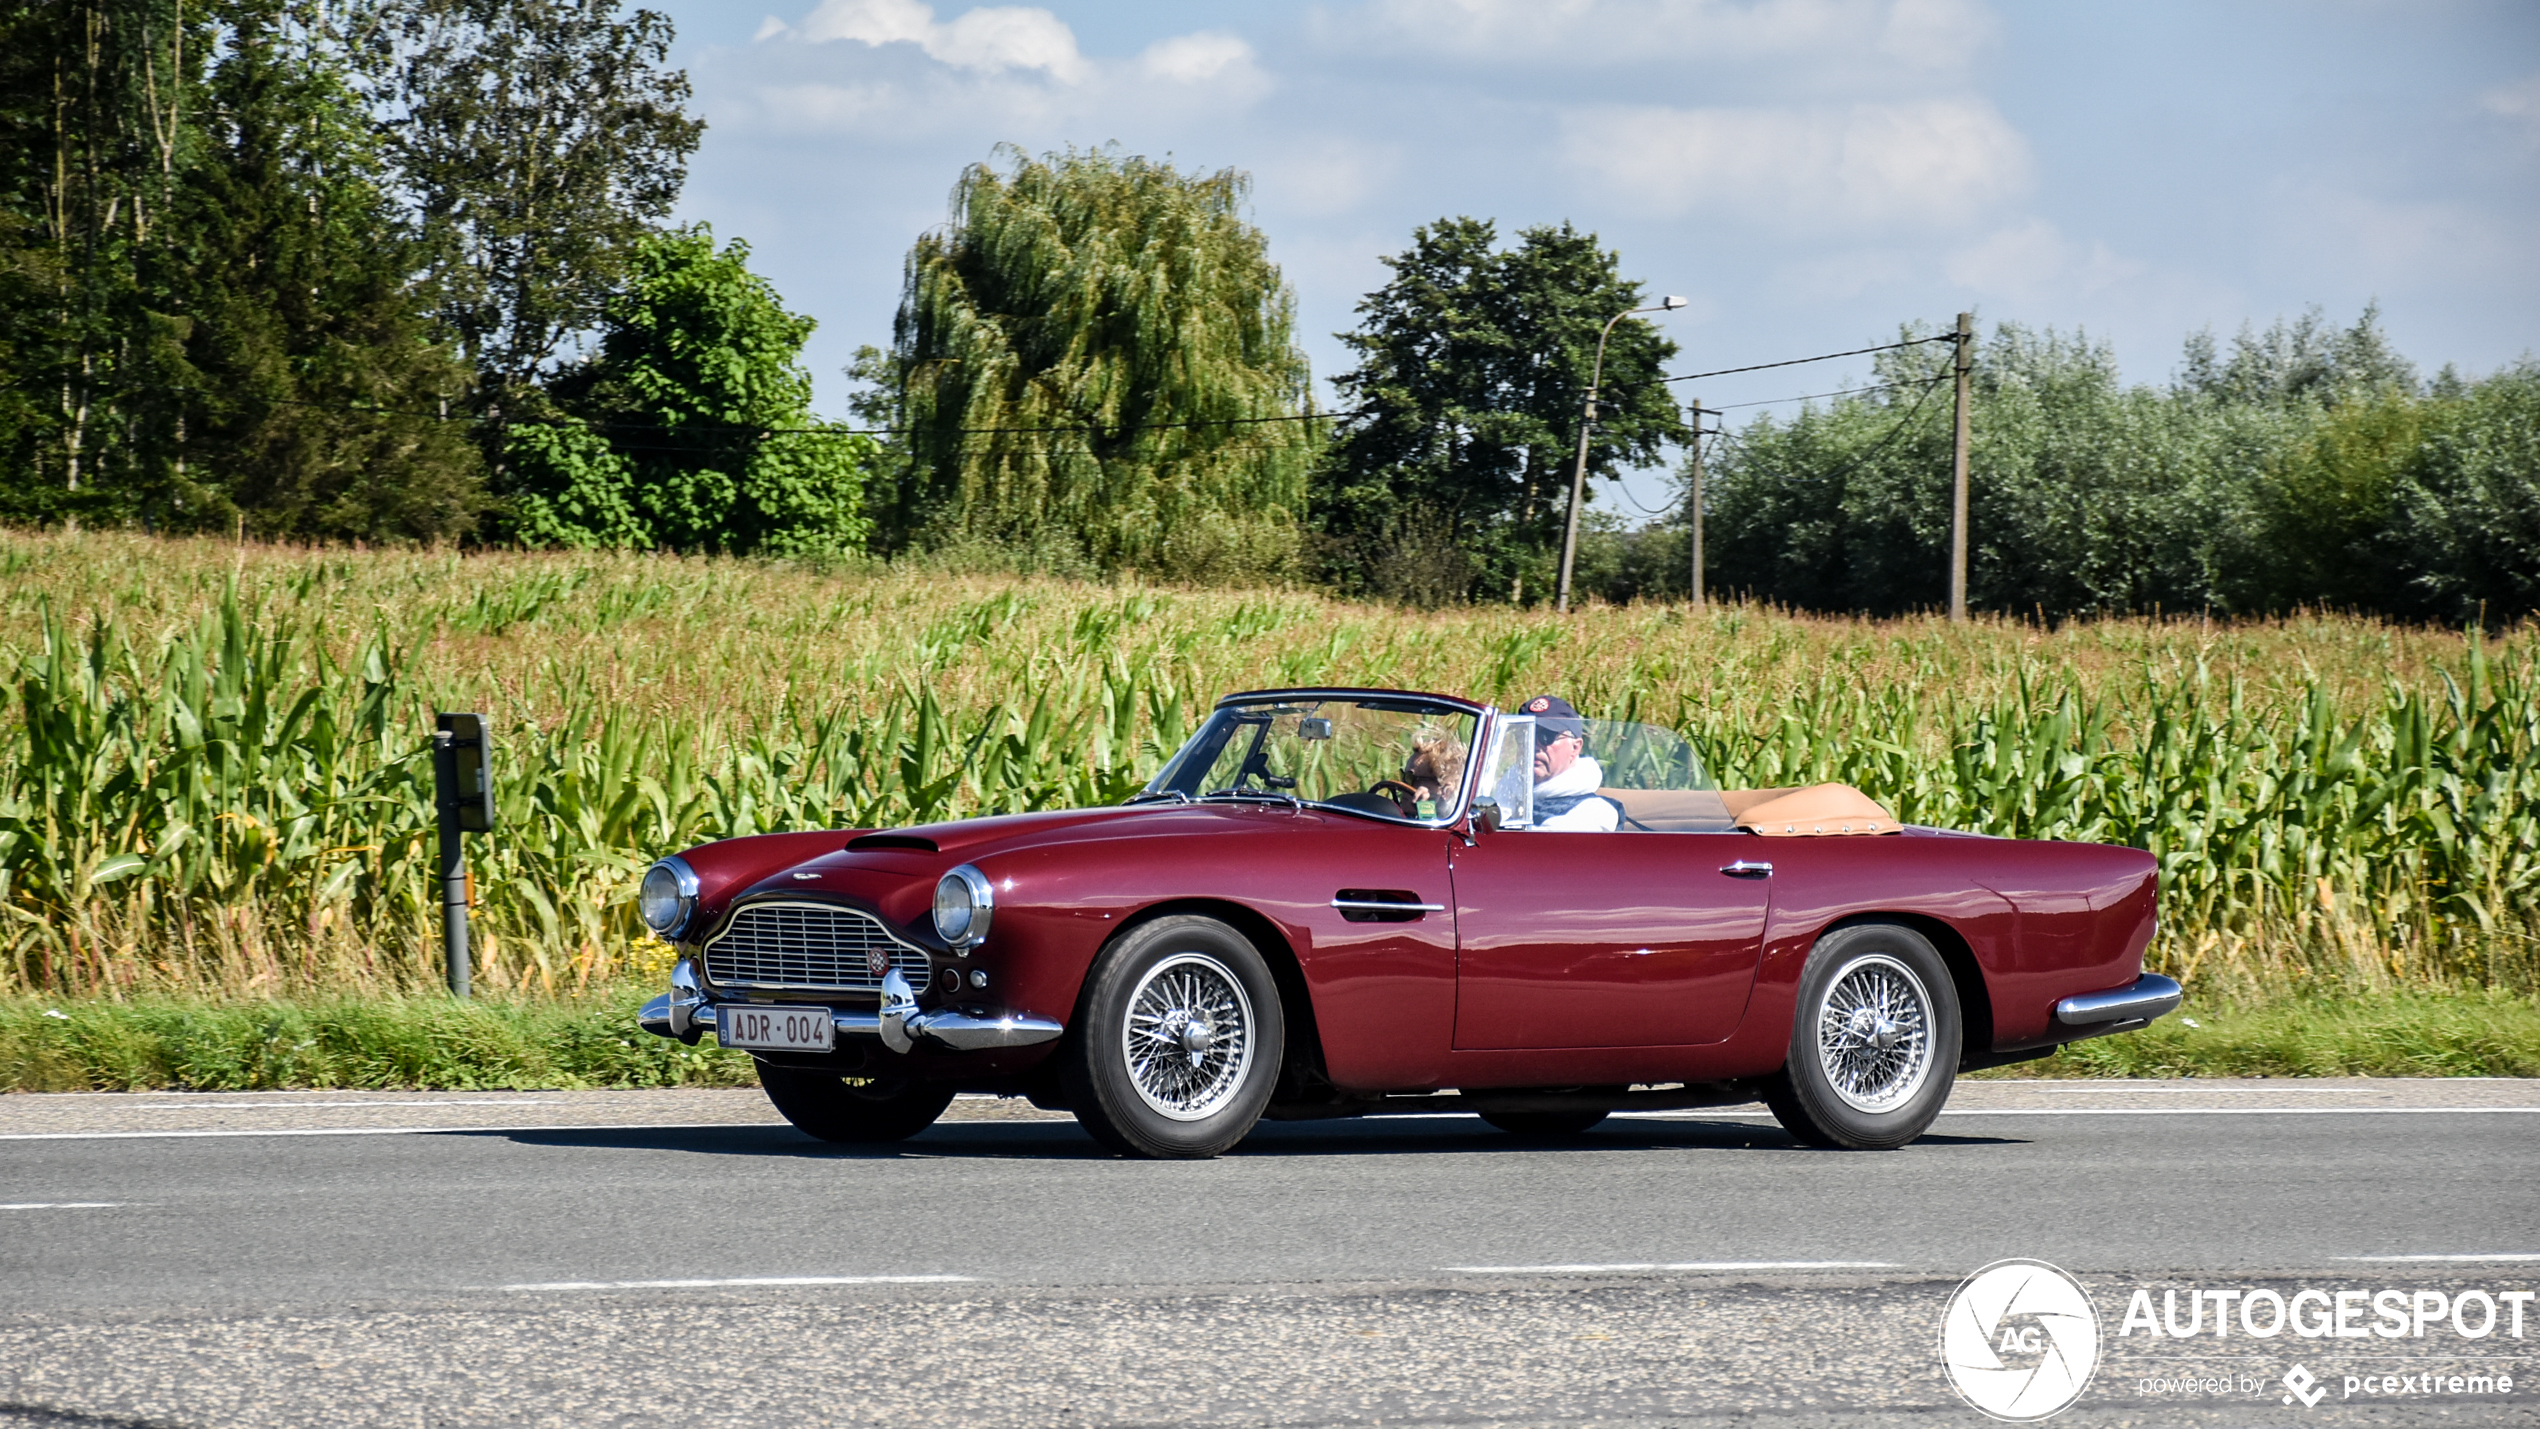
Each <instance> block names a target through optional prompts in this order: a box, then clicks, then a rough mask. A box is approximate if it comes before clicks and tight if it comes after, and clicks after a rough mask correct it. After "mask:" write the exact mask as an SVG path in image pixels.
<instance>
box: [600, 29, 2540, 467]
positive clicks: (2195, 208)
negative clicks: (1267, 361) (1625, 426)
mask: <svg viewBox="0 0 2540 1429" xmlns="http://www.w3.org/2000/svg"><path fill="white" fill-rule="evenodd" d="M644 3H649V4H650V5H651V6H652V7H653V8H656V9H660V10H663V11H665V12H667V13H668V14H670V15H671V17H672V18H673V20H674V21H675V22H676V23H677V26H678V30H679V39H678V43H677V46H676V48H675V50H674V55H673V58H674V62H676V63H678V64H680V65H683V66H684V67H685V68H686V69H687V71H688V74H689V77H690V79H691V81H692V83H693V84H694V85H695V89H696V106H695V107H696V109H697V111H698V112H699V113H700V114H702V115H703V117H704V118H705V119H706V121H707V124H708V128H707V131H706V137H705V142H704V145H703V147H702V148H701V149H700V150H699V151H698V153H697V155H696V157H695V159H694V160H693V161H692V163H691V165H690V169H689V179H688V187H687V191H686V194H685V197H684V199H683V201H682V204H681V209H680V214H679V216H680V217H681V218H682V219H683V220H704V221H706V222H708V223H710V224H712V225H713V227H714V229H715V232H716V233H717V234H718V236H721V237H726V238H732V237H738V238H743V239H746V240H748V242H749V244H750V247H751V250H752V255H753V256H752V266H753V267H754V268H756V269H757V270H758V271H759V272H761V273H763V274H765V275H766V276H767V277H768V278H769V279H770V280H771V281H772V282H773V283H774V284H775V285H776V287H777V290H778V291H779V292H780V293H781V294H782V295H783V296H784V299H785V301H786V303H787V304H788V306H790V307H792V308H794V309H795V310H797V311H799V312H803V313H807V314H809V315H810V316H812V317H814V318H816V319H818V320H819V323H820V327H819V330H818V331H817V332H816V333H815V334H814V336H813V338H812V341H811V345H810V347H809V348H808V349H807V350H806V352H805V361H806V362H807V363H808V365H809V366H810V367H811V368H812V371H813V373H814V376H815V379H816V381H817V384H818V392H819V397H818V405H819V406H820V408H821V410H822V411H824V412H825V413H828V414H831V415H838V416H843V415H844V414H845V411H846V397H847V394H848V393H849V392H850V391H851V390H852V384H851V383H850V382H849V381H848V380H847V379H846V378H845V376H844V374H843V372H842V369H843V368H844V366H845V365H846V363H847V362H848V361H849V359H850V358H852V356H853V355H854V353H855V350H856V349H857V348H858V347H860V346H862V345H865V344H868V343H870V344H877V345H879V344H884V343H887V342H888V341H889V337H890V327H891V317H892V314H893V311H894V310H895V308H896V305H897V302H898V298H899V286H900V271H901V260H902V258H903V257H904V256H905V255H906V253H907V251H908V247H909V244H910V243H911V241H912V240H913V239H915V238H916V237H917V235H918V234H920V233H921V232H923V231H924V230H926V229H928V228H930V227H933V226H935V225H937V224H940V223H942V222H943V221H944V217H945V207H946V200H947V197H948V195H949V194H950V192H951V189H952V186H953V182H954V180H955V179H956V178H957V177H958V176H959V174H960V172H961V170H962V168H963V167H964V166H965V165H968V164H972V163H977V162H981V161H985V160H989V159H990V158H991V157H992V154H993V151H994V150H995V148H996V146H997V145H999V144H1012V145H1015V146H1018V147H1019V148H1021V149H1024V150H1026V151H1028V152H1031V153H1035V154H1038V153H1046V152H1050V151H1054V150H1059V149H1063V148H1067V147H1070V146H1074V147H1077V148H1087V147H1092V146H1096V145H1103V144H1113V143H1116V144H1118V145H1119V146H1120V147H1121V148H1122V149H1123V150H1124V151H1126V152H1130V153H1137V154H1144V155H1147V156H1150V157H1158V158H1161V157H1167V156H1169V157H1170V158H1171V159H1172V160H1173V161H1174V162H1175V163H1176V164H1178V165H1180V166H1181V167H1183V168H1185V169H1203V170H1210V171H1214V170H1217V169H1221V168H1227V167H1232V168H1237V169H1241V170H1244V171H1245V172H1247V173H1249V174H1250V175H1251V176H1252V181H1253V189H1252V203H1253V209H1254V215H1253V216H1254V219H1255V221H1256V222H1257V223H1259V224H1260V226H1261V228H1262V229H1263V231H1264V232H1265V233H1266V234H1267V235H1268V237H1269V243H1270V252H1271V256H1272V258H1273V259H1274V260H1275V261H1277V262H1278V263H1279V265H1280V266H1281V269H1282V270H1283V272H1284V273H1285V274H1286V276H1287V279H1288V281H1289V283H1290V284H1291V285H1292V286H1293V288H1294V289H1295V291H1296V295H1297V303H1298V310H1299V315H1300V319H1301V324H1300V326H1301V339H1302V341H1303V343H1304V345H1305V348H1306V351H1307V354H1308V356H1309V357H1310V358H1311V359H1312V362H1313V365H1314V371H1315V374H1316V376H1317V378H1318V379H1325V380H1327V379H1328V378H1330V377H1331V376H1332V375H1333V374H1335V373H1337V372H1340V371H1343V370H1345V369H1346V367H1347V366H1348V361H1347V353H1346V350H1345V349H1344V348H1343V347H1342V346H1341V344H1340V343H1339V341H1338V340H1337V339H1336V338H1335V337H1334V334H1336V333H1338V332H1340V331H1343V330H1346V329H1348V328H1350V327H1351V326H1353V325H1354V323H1355V317H1354V312H1353V310H1354V308H1355V307H1356V305H1357V304H1358V302H1359V301H1360V300H1361V299H1362V298H1363V297H1364V296H1365V295H1366V294H1367V293H1368V292H1370V291H1372V290H1373V289H1375V288H1377V287H1379V286H1381V285H1382V284H1383V283H1384V281H1385V279H1386V276H1387V270H1386V269H1385V267H1384V264H1383V262H1382V261H1381V260H1382V259H1383V257H1384V256H1385V255H1387V254H1391V253H1398V252H1401V251H1402V250H1403V249H1405V248H1406V247H1407V246H1408V245H1409V242H1410V237H1411V232H1412V230H1413V229H1414V228H1415V227H1417V226H1418V225H1420V224H1423V223H1427V222H1432V221H1434V220H1437V219H1439V218H1443V217H1448V216H1453V215H1472V216H1475V217H1482V218H1490V219H1493V220H1496V221H1497V223H1498V224H1499V227H1500V231H1501V233H1502V234H1503V235H1513V234H1514V233H1515V232H1516V231H1517V230H1518V229H1520V228H1523V227H1527V226H1530V225H1534V224H1544V223H1559V222H1562V221H1565V220H1566V221H1568V222H1571V223H1573V224H1576V225H1577V226H1578V227H1580V228H1582V229H1584V230H1587V231H1590V232H1593V233H1595V234H1597V235H1598V236H1599V238H1600V239H1601V241H1602V242H1603V243H1604V244H1605V245H1606V246H1607V247H1608V248H1610V249H1613V250H1614V251H1615V252H1617V253H1618V254H1619V255H1620V256H1621V264H1622V271H1623V274H1624V276H1625V277H1627V278H1631V279H1634V280H1637V281H1639V282H1641V283H1642V284H1644V285H1645V287H1646V289H1647V291H1648V292H1650V293H1651V294H1652V295H1653V296H1656V295H1661V294H1681V295H1682V296H1684V297H1685V298H1686V299H1687V300H1688V301H1687V305H1686V306H1685V307H1684V308H1683V309H1682V310H1680V311H1678V312H1675V313H1671V314H1667V315H1665V316H1664V317H1663V318H1661V319H1659V321H1661V322H1662V324H1663V326H1664V329H1665V331H1666V332H1667V334H1668V335H1669V336H1670V337H1672V338H1673V339H1674V340H1675V341H1676V342H1677V343H1678V344H1679V345H1680V347H1681V348H1682V351H1681V353H1680V355H1679V356H1678V357H1677V359H1676V360H1675V361H1674V362H1673V363H1672V364H1671V365H1670V370H1671V371H1675V372H1694V371H1703V370H1710V369H1716V368H1723V367H1734V366H1742V365H1745V364H1748V363H1761V362H1772V361H1777V360H1780V359H1784V358H1791V357H1803V356H1808V355H1811V354H1814V353H1820V352H1829V351H1836V350H1841V349H1847V348H1857V347H1864V346H1867V345H1870V344H1872V343H1877V342H1881V341H1887V340H1891V339H1892V338H1893V337H1894V335H1895V334H1896V332H1897V330H1898V325H1899V324H1901V323H1907V322H1920V323H1924V324H1928V325H1932V326H1940V325H1946V324H1948V323H1949V322H1951V321H1952V320H1953V318H1954V315H1955V314H1957V313H1958V312H1960V311H1973V312H1975V313H1976V314H1977V315H1978V320H1979V322H1980V323H1982V324H1985V325H1988V326H1989V325H1990V324H1992V323H1995V322H2001V321H2013V322H2019V323H2023V324H2027V325H2029V326H2032V327H2044V326H2053V327H2056V328H2059V329H2063V330H2066V331H2071V330H2074V329H2079V330H2082V331H2084V332H2087V333H2088V334H2089V335H2090V336H2091V337H2093V338H2096V339H2099V340H2103V341H2105V342H2107V343H2109V344H2111V345H2112V347H2113V349H2114V351H2115V353H2116V355H2117V358H2118V360H2119V362H2120V363H2121V365H2122V367H2123V370H2124V372H2125V374H2126V377H2127V379H2128V380H2129V381H2136V382H2158V381H2162V380H2164V379H2165V378H2167V377H2168V376H2169V375H2170V373H2171V372H2172V370H2173V369H2174V367H2175V365H2176V363H2177V360H2178V356H2179V351H2180V345H2181V343H2182V342H2183V340H2184V339H2185V338H2186V337H2187V335H2188V334H2190V333H2192V332H2195V331H2198V330H2200V329H2211V330H2212V331H2213V332H2215V333H2216V334H2217V336H2219V337H2220V338H2222V339H2224V340H2225V341H2226V342H2227V341H2228V340H2229V338H2230V337H2231V335H2232V334H2234V333H2235V332H2237V331H2238V330H2239V329H2240V328H2241V327H2242V326H2243V325H2244V324H2255V325H2258V326H2261V327H2263V326H2264V325H2266V324H2267V323H2269V322H2271V321H2273V320H2274V319H2276V318H2278V317H2294V316H2299V315H2300V314H2301V313H2302V312H2304V311H2305V310H2306V309H2309V308H2311V307H2314V306H2316V307H2318V308H2320V309H2321V310H2322V311H2323V313H2324V314H2325V316H2326V317H2327V318H2328V319H2329V320H2331V321H2333V322H2336V323H2340V324H2344V323H2350V322H2352V321H2354V319H2355V318H2356V317H2357V316H2358V315H2359V314H2360V313H2361V312H2362V311H2363V309H2364V307H2365V305H2366V304H2368V303H2378V304H2379V305H2380V310H2381V316H2382V322H2383V325H2384V328H2385V330H2386V331H2387V332H2388V333H2389V335H2390V336H2391V338H2392V340H2393V342H2394V343H2395V344H2396V346H2397V347H2398V349H2399V350H2400V351H2401V352H2403V353H2405V354H2407V355H2408V356H2409V357H2411V358H2412V359H2414V360H2415V361H2416V362H2417V363H2418V365H2419V366H2420V367H2421V368H2423V369H2424V370H2425V371H2427V372H2428V373H2431V372H2432V371H2434V370H2435V369H2437V368H2439V367H2441V366H2443V365H2445V364H2454V365H2456V366H2458V367H2459V368H2460V369H2461V370H2462V371H2463V372H2465V373H2468V374H2471V375H2477V374H2481V373H2485V372H2490V371H2493V370H2495V369H2496V368H2498V367H2501V366H2503V365H2506V364H2508V363H2511V362H2514V361H2516V360H2517V359H2519V358H2521V357H2523V356H2525V355H2527V354H2531V353H2533V352H2534V351H2535V350H2540V4H2533V3H2530V0H2501V2H2500V3H2470V2H2469V0H2458V3H2456V2H2455V0H2406V3H2399V0H2195V2H2194V3H2173V0H2129V3H2125V4H2106V3H2101V4H2068V3H2046V0H2029V3H2012V2H2011V0H1997V3H1983V0H1336V3H1324V4H1283V3H1278V0H1252V3H1245V4H1233V3H1225V2H1224V0H1178V2H1177V3H1148V0H1111V3H1090V0H1089V3H1065V0H1060V3H1052V4H1048V5H1045V6H1015V5H986V6H971V5H966V4H962V3H958V0H954V3H944V4H935V5H929V4H926V3H922V0H778V3H779V6H780V8H777V9H775V10H772V11H771V10H769V9H768V8H766V5H767V0H749V3H729V2H728V0H644ZM1867 371H1868V369H1867V359H1863V358H1854V359H1849V360H1847V361H1836V362H1828V363H1823V364H1818V365H1814V366H1803V367H1794V368H1784V369H1780V370H1777V371H1773V372H1766V373H1757V374H1750V375H1746V376H1742V377H1734V378H1721V379H1710V380H1705V381H1702V382H1698V383H1688V384H1679V388H1678V390H1679V392H1680V394H1681V395H1682V396H1684V397H1685V398H1687V399H1691V398H1694V397H1699V398H1701V399H1702V400H1703V401H1704V402H1705V404H1706V405H1709V406H1712V407H1722V406H1730V405H1731V404H1748V403H1770V402H1773V401H1774V400H1775V399H1781V398H1788V397H1794V396H1799V395H1803V394H1807V393H1815V392H1825V391H1832V390H1837V389H1840V388H1843V387H1848V386H1853V385H1858V384H1859V383H1861V382H1863V381H1866V380H1867V376H1866V374H1867ZM1327 392H1328V389H1327ZM1794 410H1796V409H1795V408H1794V407H1791V406H1788V405H1762V406H1745V405H1740V406H1736V407H1735V408H1734V409H1733V410H1732V411H1731V412H1730V413H1729V418H1728V419H1729V421H1730V422H1731V423H1732V425H1734V424H1735V423H1737V422H1739V421H1742V420H1747V419H1751V418H1752V417H1754V416H1756V415H1758V414H1760V413H1783V414H1787V413H1789V412H1791V411H1794ZM1622 488H1623V489H1622V491H1621V492H1620V493H1610V494H1609V496H1608V498H1607V499H1609V500H1611V499H1613V496H1614V495H1619V496H1620V497H1621V498H1622V500H1623V502H1624V504H1623V506H1622V509H1623V510H1624V511H1625V512H1626V513H1627V514H1634V513H1635V507H1638V508H1643V509H1645V508H1649V507H1653V506H1656V505H1658V504H1659V503H1662V502H1664V501H1666V500H1667V499H1668V497H1667V492H1668V491H1669V490H1670V483H1669V482H1668V481H1667V480H1666V479H1665V478H1664V477H1663V475H1662V474H1660V473H1657V472H1651V473H1644V474H1640V475H1637V476H1634V477H1632V478H1630V479H1627V480H1626V481H1625V482H1624V483H1622Z"/></svg>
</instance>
